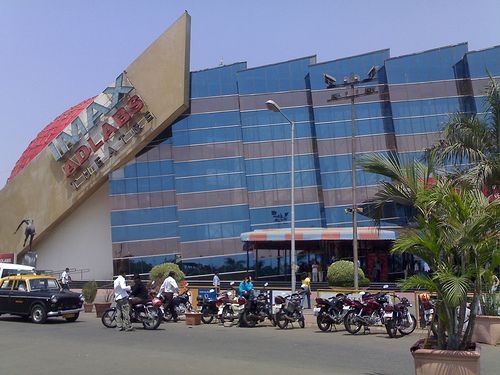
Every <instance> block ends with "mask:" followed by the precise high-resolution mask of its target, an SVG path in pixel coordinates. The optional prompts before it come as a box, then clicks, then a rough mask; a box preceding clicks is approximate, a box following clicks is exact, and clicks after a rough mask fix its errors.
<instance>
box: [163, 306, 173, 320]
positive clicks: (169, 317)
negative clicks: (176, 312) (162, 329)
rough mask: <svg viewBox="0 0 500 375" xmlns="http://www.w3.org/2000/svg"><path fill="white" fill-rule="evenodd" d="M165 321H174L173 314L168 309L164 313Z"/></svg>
mask: <svg viewBox="0 0 500 375" xmlns="http://www.w3.org/2000/svg"><path fill="white" fill-rule="evenodd" d="M163 320H164V321H166V322H170V321H171V320H172V313H171V312H170V310H168V309H166V310H165V311H164V313H163Z"/></svg>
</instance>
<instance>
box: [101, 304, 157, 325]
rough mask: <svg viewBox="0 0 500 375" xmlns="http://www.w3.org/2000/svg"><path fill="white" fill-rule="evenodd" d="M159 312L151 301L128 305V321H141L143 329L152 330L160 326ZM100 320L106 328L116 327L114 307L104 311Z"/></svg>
mask: <svg viewBox="0 0 500 375" xmlns="http://www.w3.org/2000/svg"><path fill="white" fill-rule="evenodd" d="M160 315H161V313H160V311H159V310H158V309H157V308H156V307H155V306H154V305H153V303H152V302H151V301H146V302H144V303H138V304H136V305H133V306H131V307H130V322H131V323H142V325H143V327H144V329H147V330H154V329H157V328H158V327H159V326H160V323H161V316H160ZM101 322H102V324H104V326H105V327H107V328H116V307H111V308H109V309H107V310H106V311H104V313H103V314H102V317H101Z"/></svg>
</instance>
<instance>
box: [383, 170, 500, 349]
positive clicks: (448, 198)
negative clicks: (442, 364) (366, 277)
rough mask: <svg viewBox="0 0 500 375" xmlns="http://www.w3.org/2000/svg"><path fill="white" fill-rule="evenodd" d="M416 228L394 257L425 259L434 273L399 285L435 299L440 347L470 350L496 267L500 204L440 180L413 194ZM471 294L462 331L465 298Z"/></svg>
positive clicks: (405, 234) (407, 232)
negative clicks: (486, 287) (488, 281)
mask: <svg viewBox="0 0 500 375" xmlns="http://www.w3.org/2000/svg"><path fill="white" fill-rule="evenodd" d="M415 207H417V209H418V215H417V218H416V219H417V221H416V227H415V228H411V229H407V230H405V231H404V232H403V233H402V235H401V236H400V237H399V238H398V239H397V240H396V241H395V244H394V248H393V250H392V251H393V252H395V253H400V254H402V253H409V254H413V255H416V256H418V257H420V258H421V259H423V260H424V261H425V262H427V264H428V265H429V266H430V268H431V269H432V270H433V272H432V274H430V275H415V276H412V277H410V278H409V279H407V280H405V281H404V282H403V283H402V286H403V287H404V288H425V289H427V290H428V291H429V292H434V293H437V296H438V303H437V305H436V313H437V316H438V347H439V348H440V349H447V350H466V349H468V347H469V345H470V342H471V336H472V331H473V329H474V323H475V317H476V315H477V312H478V311H477V307H478V302H479V300H480V297H481V294H482V292H483V288H482V283H483V282H484V277H485V275H487V274H489V272H490V271H491V270H492V269H495V268H496V267H497V266H498V265H500V249H499V248H498V246H497V245H498V242H497V241H498V239H499V237H500V201H498V200H496V201H493V202H489V201H488V199H487V198H486V197H485V196H484V194H483V193H482V191H480V190H479V189H459V188H457V187H456V186H455V185H454V184H453V183H452V182H451V181H450V180H449V179H447V178H441V179H439V180H438V181H437V182H436V184H435V185H434V186H431V187H427V188H426V189H420V190H418V191H417V193H416V199H415ZM468 291H472V294H473V295H472V302H471V304H470V310H471V312H470V316H469V323H468V325H467V327H466V328H465V313H466V306H467V292H468Z"/></svg>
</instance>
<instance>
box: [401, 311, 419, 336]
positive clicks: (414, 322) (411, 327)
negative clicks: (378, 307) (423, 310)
mask: <svg viewBox="0 0 500 375" xmlns="http://www.w3.org/2000/svg"><path fill="white" fill-rule="evenodd" d="M410 317H411V324H410V325H409V326H408V327H398V331H399V332H400V333H401V334H402V335H403V336H405V335H409V334H410V333H412V332H413V331H415V328H416V327H417V320H416V319H415V317H414V316H413V314H410Z"/></svg>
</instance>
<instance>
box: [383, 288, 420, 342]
mask: <svg viewBox="0 0 500 375" xmlns="http://www.w3.org/2000/svg"><path fill="white" fill-rule="evenodd" d="M396 298H398V299H399V300H400V302H398V303H395V304H394V305H392V306H391V305H386V306H384V320H383V321H384V325H385V329H386V330H387V333H388V334H389V337H396V335H397V333H398V331H399V332H400V333H401V334H402V335H403V336H404V335H409V334H410V333H412V332H413V331H414V330H415V327H416V326H417V320H416V319H415V316H413V314H410V312H409V311H408V307H411V303H410V301H408V299H407V298H406V297H403V298H399V297H396Z"/></svg>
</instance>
